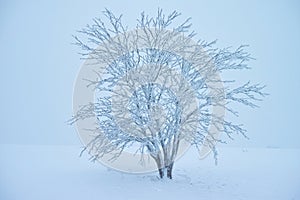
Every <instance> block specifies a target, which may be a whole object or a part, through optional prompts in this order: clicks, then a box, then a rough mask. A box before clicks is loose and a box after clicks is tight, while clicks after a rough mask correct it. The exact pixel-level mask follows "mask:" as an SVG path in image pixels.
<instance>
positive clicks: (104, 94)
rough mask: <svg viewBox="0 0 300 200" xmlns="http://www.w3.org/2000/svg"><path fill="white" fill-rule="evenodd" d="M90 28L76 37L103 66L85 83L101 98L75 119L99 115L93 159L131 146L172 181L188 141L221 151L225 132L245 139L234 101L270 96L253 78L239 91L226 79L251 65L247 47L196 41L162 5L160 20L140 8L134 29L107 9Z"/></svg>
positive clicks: (246, 102)
mask: <svg viewBox="0 0 300 200" xmlns="http://www.w3.org/2000/svg"><path fill="white" fill-rule="evenodd" d="M103 14H104V16H105V18H104V20H102V19H99V18H96V19H94V23H93V24H92V25H87V27H86V28H84V29H82V30H81V31H79V32H80V33H81V34H83V35H85V37H84V39H79V38H78V37H77V36H74V38H75V40H76V45H78V46H80V47H81V48H82V50H83V52H82V53H81V54H82V56H83V57H84V58H85V59H89V60H92V61H93V62H94V63H95V64H97V63H102V65H103V63H104V66H105V67H103V68H100V69H99V70H98V71H95V73H97V74H98V79H97V80H90V79H88V77H87V81H88V82H87V86H88V87H93V89H94V90H95V96H96V98H95V101H94V102H91V103H89V104H87V105H83V106H82V107H81V108H80V109H79V110H78V111H77V112H76V113H75V114H74V116H73V117H72V119H71V120H70V123H71V124H73V123H75V122H77V121H78V120H85V119H87V118H90V117H96V118H97V127H96V128H95V129H92V130H91V131H93V133H94V135H95V137H94V138H93V139H92V140H91V141H90V142H89V143H88V144H87V145H86V147H85V149H84V150H87V151H88V152H89V153H90V154H91V156H92V159H93V160H97V159H99V158H101V157H102V156H103V155H105V154H108V153H111V152H116V150H117V152H116V153H114V154H113V155H112V159H117V158H118V156H119V155H121V154H122V152H123V151H124V150H125V149H126V148H127V147H129V146H131V145H132V144H135V145H138V148H137V151H139V152H140V153H141V154H144V153H146V152H147V153H149V154H150V156H151V157H152V158H153V159H154V160H155V162H156V164H157V169H158V171H159V176H160V178H163V177H164V175H165V174H166V176H167V177H168V178H170V179H172V169H173V165H174V161H175V158H176V156H177V154H178V148H179V146H180V143H181V142H182V141H185V142H188V143H190V144H192V145H194V146H196V147H197V148H200V147H201V146H208V147H209V148H210V149H212V151H213V152H214V155H215V158H216V155H217V151H216V147H215V144H216V143H217V142H222V141H221V140H220V139H219V133H225V134H227V135H228V137H229V138H233V137H234V135H233V134H242V135H243V136H245V137H246V135H245V133H246V130H245V129H244V128H243V126H242V125H239V124H234V123H233V122H231V121H227V119H225V118H224V114H225V113H224V112H225V111H227V112H229V113H231V114H233V115H234V116H238V112H237V111H236V110H234V109H233V108H232V106H231V105H232V103H234V102H236V103H239V104H242V105H246V106H250V107H253V108H254V107H257V105H256V104H255V101H260V100H261V98H262V97H264V96H266V95H267V94H266V93H264V92H263V89H264V87H265V86H261V85H259V84H251V83H250V82H247V83H245V84H242V85H240V86H238V87H236V88H233V87H232V85H234V84H233V83H234V82H235V81H233V80H221V78H220V75H219V74H220V73H222V72H223V71H226V70H244V69H249V67H248V64H247V63H248V61H249V60H251V59H252V58H251V56H250V54H249V53H247V52H246V51H245V48H246V46H240V47H238V48H237V49H235V50H232V49H231V48H224V49H218V48H215V47H214V45H215V41H213V42H210V43H208V42H205V41H203V40H198V41H195V35H196V34H195V32H193V31H192V32H191V31H190V28H191V23H190V18H189V19H187V20H185V21H184V22H183V23H180V24H177V25H176V23H175V21H176V20H175V19H176V18H178V17H179V16H180V13H178V12H176V11H174V12H172V13H171V14H169V15H165V14H163V12H162V10H161V9H159V10H158V13H157V16H156V17H149V16H148V15H145V14H144V13H141V16H140V17H139V19H137V26H136V27H135V29H133V30H130V31H129V30H128V28H127V27H125V26H124V25H123V24H122V21H121V20H122V16H115V15H114V14H113V13H112V12H111V11H109V10H105V11H104V12H103Z"/></svg>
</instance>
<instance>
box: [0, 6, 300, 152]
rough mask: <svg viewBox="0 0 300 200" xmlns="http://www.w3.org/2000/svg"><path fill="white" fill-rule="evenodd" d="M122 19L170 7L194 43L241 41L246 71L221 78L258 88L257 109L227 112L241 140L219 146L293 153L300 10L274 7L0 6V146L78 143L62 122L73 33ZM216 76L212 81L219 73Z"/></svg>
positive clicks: (74, 58) (74, 59) (76, 59)
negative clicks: (262, 87)
mask: <svg viewBox="0 0 300 200" xmlns="http://www.w3.org/2000/svg"><path fill="white" fill-rule="evenodd" d="M105 8H108V9H110V10H111V11H113V12H114V13H115V14H116V15H119V14H123V23H124V24H127V25H128V27H129V28H134V27H135V24H136V18H138V17H139V14H140V13H141V12H142V11H145V12H146V13H148V14H150V15H152V16H153V15H155V14H156V12H157V9H158V8H162V9H163V10H164V12H165V14H167V13H170V12H171V11H173V10H177V11H179V12H181V13H182V16H181V17H180V18H179V19H181V20H185V19H186V18H188V17H192V21H191V22H192V23H193V26H192V29H193V30H195V32H196V33H197V36H196V38H198V39H204V40H207V41H212V40H215V39H218V42H217V45H216V47H219V48H222V47H227V46H232V47H233V48H237V47H238V46H239V45H241V44H249V45H250V47H249V48H248V50H249V52H250V53H251V54H252V56H253V57H255V58H256V60H253V61H251V62H250V66H251V67H252V70H248V71H240V72H233V73H232V74H230V73H229V74H228V73H227V74H226V76H227V77H230V78H232V79H235V78H236V79H238V80H240V81H241V83H244V82H246V81H248V80H252V82H253V83H255V82H258V83H262V84H266V85H267V88H266V91H267V92H268V93H270V96H268V97H267V98H265V99H264V101H263V102H259V103H258V105H260V108H258V109H255V110H253V109H250V108H247V107H244V106H240V107H237V108H238V110H239V111H240V117H239V118H238V119H234V121H235V122H237V123H243V124H245V128H246V129H247V130H248V136H249V137H250V140H246V139H244V138H243V137H241V136H238V137H236V139H235V140H234V141H230V140H229V139H228V143H229V144H228V145H229V146H239V147H273V148H300V142H299V141H300V131H299V124H300V120H299V119H300V118H299V113H300V106H299V103H300V94H299V91H300V89H299V88H300V80H299V74H300V66H299V57H300V55H299V52H300V23H299V22H300V3H299V2H298V1H297V0H280V1H277V0H275V1H260V0H253V1H238V0H227V1H221V0H219V1H216V0H212V1H199V0H193V1H179V0H177V1H174V0H151V1H150V0H148V1H141V0H134V1H133V0H122V1H117V0H101V1H99V0H98V1H96V0H95V1H91V0H87V1H75V0H72V1H71V0H65V1H58V0H53V1H39V0H28V1H20V0H19V1H18V0H11V1H8V0H7V1H5V0H0V58H1V59H0V61H1V62H0V66H1V68H0V70H1V71H0V91H1V98H0V112H1V116H0V120H1V127H0V130H1V131H0V134H1V136H0V144H25V145H78V144H80V140H79V138H78V136H77V133H76V130H75V128H74V127H73V126H69V125H68V124H67V123H66V121H67V120H68V119H69V118H70V117H71V115H72V92H73V83H74V81H75V78H76V75H77V73H78V71H79V68H80V66H81V65H82V63H83V60H80V56H79V55H78V52H79V51H80V49H79V48H78V47H76V46H74V45H72V44H71V43H72V42H74V40H73V38H72V35H73V34H76V30H79V29H81V28H83V27H84V26H85V25H86V24H91V23H92V19H93V18H94V17H103V15H102V13H101V11H103V10H104V9H105ZM221 76H222V75H221Z"/></svg>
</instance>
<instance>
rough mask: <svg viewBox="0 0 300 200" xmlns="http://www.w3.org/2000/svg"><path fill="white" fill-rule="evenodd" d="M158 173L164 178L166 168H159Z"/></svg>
mask: <svg viewBox="0 0 300 200" xmlns="http://www.w3.org/2000/svg"><path fill="white" fill-rule="evenodd" d="M158 173H159V178H163V177H164V169H163V168H162V169H158Z"/></svg>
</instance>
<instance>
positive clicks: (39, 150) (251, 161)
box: [0, 145, 300, 200]
mask: <svg viewBox="0 0 300 200" xmlns="http://www.w3.org/2000/svg"><path fill="white" fill-rule="evenodd" d="M79 152H80V147H78V146H17V145H1V147H0V158H1V166H0V199H1V200H67V199H70V200H77V199H89V200H94V199H97V200H102V199H103V200H106V199H110V200H112V199H131V200H135V199H136V200H138V199H143V200H146V199H151V200H153V199H174V200H175V199H186V200H188V199H198V200H199V199H230V200H235V199H253V200H260V199H262V200H267V199H272V200H277V199H281V200H297V199H300V173H299V170H300V159H299V158H300V156H299V155H300V149H276V148H266V149H252V148H248V149H239V148H226V147H225V148H219V163H218V165H217V166H215V165H214V160H213V159H212V158H211V157H208V158H206V159H205V160H199V159H198V158H197V152H196V151H195V150H193V149H190V150H189V152H188V153H187V154H186V155H185V156H184V157H182V158H181V159H180V160H179V161H178V162H177V163H176V165H175V169H174V179H173V180H159V179H158V178H157V174H156V173H152V174H143V175H132V174H123V173H120V172H116V171H114V170H109V169H107V168H105V167H103V166H102V165H101V164H99V163H91V162H89V161H88V156H87V155H84V156H83V157H79V156H78V154H79Z"/></svg>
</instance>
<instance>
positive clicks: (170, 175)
mask: <svg viewBox="0 0 300 200" xmlns="http://www.w3.org/2000/svg"><path fill="white" fill-rule="evenodd" d="M173 165H174V163H173V162H172V163H171V164H170V165H169V166H167V167H166V168H167V177H168V178H169V179H172V172H173Z"/></svg>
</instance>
